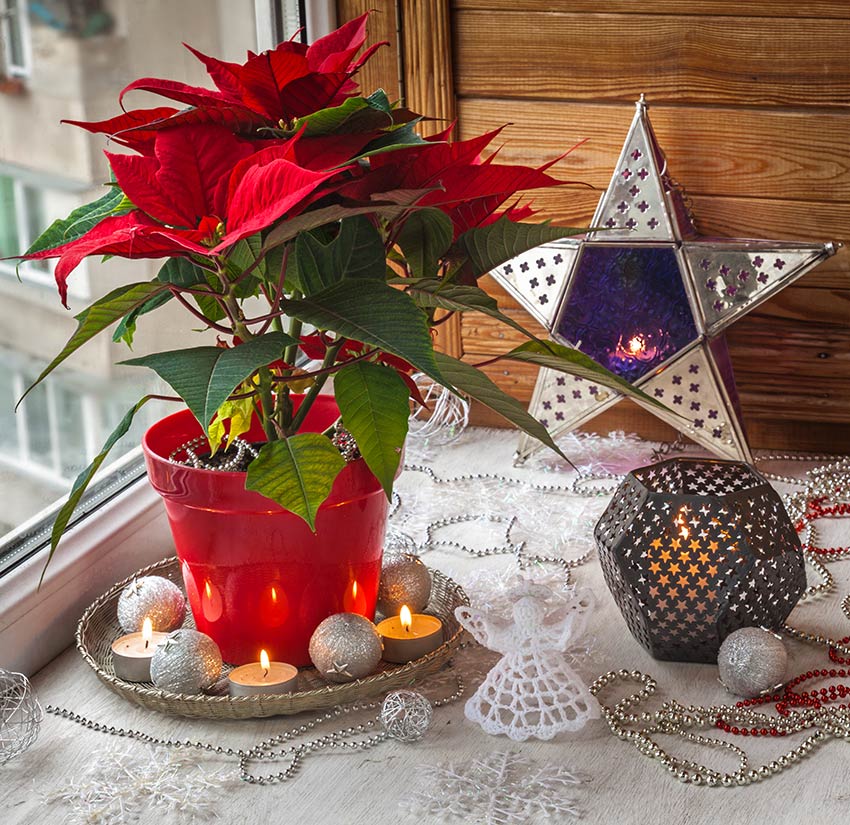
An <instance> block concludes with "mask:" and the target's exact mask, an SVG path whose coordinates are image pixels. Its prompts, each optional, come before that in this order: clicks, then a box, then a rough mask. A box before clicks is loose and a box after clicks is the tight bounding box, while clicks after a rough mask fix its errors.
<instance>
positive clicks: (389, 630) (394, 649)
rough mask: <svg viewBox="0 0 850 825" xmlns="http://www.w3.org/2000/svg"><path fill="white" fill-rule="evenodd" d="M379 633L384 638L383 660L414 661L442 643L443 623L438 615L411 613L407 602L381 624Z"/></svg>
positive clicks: (396, 661)
mask: <svg viewBox="0 0 850 825" xmlns="http://www.w3.org/2000/svg"><path fill="white" fill-rule="evenodd" d="M378 633H380V635H381V638H382V639H383V642H384V656H383V658H384V660H385V661H387V662H395V663H397V664H404V663H405V662H412V661H413V660H414V659H418V658H420V657H421V656H424V655H425V654H426V653H430V652H431V651H432V650H436V649H437V648H438V647H439V646H440V645H441V644H442V643H443V623H442V622H441V621H440V620H439V619H438V618H437V617H436V616H428V615H426V614H425V613H413V614H411V612H410V608H409V607H408V606H407V605H406V604H405V605H402V608H401V612H400V613H399V615H398V616H391V617H390V618H389V619H384V620H383V621H382V622H381V623H380V624H379V625H378Z"/></svg>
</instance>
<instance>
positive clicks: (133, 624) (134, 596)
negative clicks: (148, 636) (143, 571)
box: [118, 576, 186, 633]
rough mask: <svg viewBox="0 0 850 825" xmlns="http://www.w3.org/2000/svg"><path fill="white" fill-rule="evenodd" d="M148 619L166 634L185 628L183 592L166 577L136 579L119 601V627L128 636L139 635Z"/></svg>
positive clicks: (125, 589)
mask: <svg viewBox="0 0 850 825" xmlns="http://www.w3.org/2000/svg"><path fill="white" fill-rule="evenodd" d="M146 618H148V619H150V620H151V624H152V625H153V629H154V630H158V631H160V632H162V633H170V632H171V631H172V630H177V628H178V627H182V626H183V620H184V619H185V618H186V597H185V596H184V595H183V591H182V590H180V588H179V587H178V586H177V585H176V584H174V582H172V581H169V580H168V579H164V578H162V576H143V577H142V578H140V579H133V581H131V582H130V584H128V585H127V586H126V587H125V588H124V589H123V590H122V591H121V595H120V596H119V598H118V623H119V624H120V625H121V627H122V628H124V632H125V633H137V632H138V631H140V630H141V629H142V623H143V622H144V620H145V619H146Z"/></svg>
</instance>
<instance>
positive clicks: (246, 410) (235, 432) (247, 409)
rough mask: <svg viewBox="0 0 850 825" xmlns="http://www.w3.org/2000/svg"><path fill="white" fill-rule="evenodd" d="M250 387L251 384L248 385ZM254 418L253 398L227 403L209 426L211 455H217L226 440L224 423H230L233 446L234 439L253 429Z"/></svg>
mask: <svg viewBox="0 0 850 825" xmlns="http://www.w3.org/2000/svg"><path fill="white" fill-rule="evenodd" d="M245 386H246V387H249V386H250V384H246V385H245ZM253 417H254V402H253V400H252V399H251V398H238V399H236V401H225V402H224V403H223V404H222V405H221V406H220V407H219V408H218V410H217V411H216V414H215V418H214V419H213V422H212V424H210V426H209V433H208V436H207V439H208V441H209V443H210V455H215V454H216V452H217V451H218V448H219V447H220V446H221V442H222V441H223V440H224V436H225V432H224V422H225V421H230V428H229V429H228V431H227V437H228V441H229V442H230V443H231V444H232V443H233V439H234V438H238V437H239V436H240V435H242V434H243V433H247V432H248V430H250V429H251V420H252V419H253Z"/></svg>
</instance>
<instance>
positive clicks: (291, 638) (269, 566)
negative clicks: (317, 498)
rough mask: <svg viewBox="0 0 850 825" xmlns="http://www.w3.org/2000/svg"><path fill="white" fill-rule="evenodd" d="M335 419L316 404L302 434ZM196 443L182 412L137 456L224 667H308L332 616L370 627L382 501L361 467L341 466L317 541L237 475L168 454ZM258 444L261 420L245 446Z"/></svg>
mask: <svg viewBox="0 0 850 825" xmlns="http://www.w3.org/2000/svg"><path fill="white" fill-rule="evenodd" d="M338 415H339V413H338V410H337V407H336V403H335V401H334V400H333V398H332V397H331V396H320V397H319V398H318V399H317V400H316V403H315V404H314V406H313V407H312V408H311V410H310V413H309V415H308V416H307V417H306V421H305V424H304V426H303V427H302V431H305V432H321V431H323V430H325V429H326V428H327V427H328V426H330V425H331V424H332V423H333V422H334V421H335V420H336V418H337V416H338ZM201 434H202V431H201V427H200V425H199V424H198V422H197V420H196V419H195V417H194V416H193V415H192V413H191V412H189V411H188V410H184V411H182V412H178V413H175V414H174V415H170V416H168V417H167V418H164V419H162V420H161V421H159V422H157V423H156V424H154V425H153V426H152V427H151V428H150V429H149V430H148V431H147V433H145V436H144V438H143V440H142V447H143V449H144V453H145V460H146V463H147V468H148V477H149V479H150V482H151V484H152V485H153V488H154V489H155V490H156V491H157V492H158V493H159V494H160V495H161V496H162V497H163V499H164V501H165V509H166V512H167V514H168V520H169V522H170V524H171V532H172V535H173V536H174V543H175V545H176V548H177V556H178V558H179V559H180V561H181V564H182V569H183V578H184V581H185V583H186V592H187V593H188V596H189V604H190V606H191V608H192V613H193V615H194V617H195V623H196V624H197V626H198V629H199V630H201V631H203V632H204V633H207V634H208V635H210V636H211V637H212V638H213V639H215V641H216V642H217V643H218V645H219V647H220V648H221V654H222V656H223V657H224V660H225V661H227V662H230V663H232V664H237V665H239V664H245V663H247V662H256V661H257V660H258V659H259V655H260V650H261V649H265V650H266V652H267V653H268V654H269V657H270V658H271V659H272V660H275V661H282V662H290V663H291V664H294V665H307V664H310V657H309V654H308V652H307V646H308V644H309V641H310V636H311V635H312V633H313V631H314V630H315V628H316V626H317V625H318V624H319V622H321V621H322V620H323V619H325V618H326V617H327V616H330V615H331V614H333V613H340V612H343V611H348V612H353V613H361V614H362V615H364V616H366V617H367V618H369V619H372V618H374V614H375V601H376V598H377V594H378V581H379V578H380V574H381V556H382V552H383V541H384V531H385V528H386V520H387V509H388V502H387V497H386V495H385V494H384V491H383V490H382V489H381V485H380V484H379V483H378V481H377V479H376V478H375V477H374V476H373V475H372V473H371V472H370V471H369V469H368V467H367V466H366V463H365V462H364V461H363V460H362V459H360V460H358V461H353V462H350V463H349V464H347V465H346V466H345V468H344V469H343V470H342V472H341V473H340V474H339V476H338V477H337V479H336V481H335V482H334V485H333V488H332V490H331V494H330V497H329V498H328V499H327V501H325V503H324V504H322V506H321V507H320V508H319V511H318V514H317V516H316V532H315V533H313V532H311V530H310V528H309V527H308V526H307V524H306V523H305V522H304V521H303V520H302V519H301V518H299V517H298V516H296V515H294V514H293V513H290V512H289V511H287V510H284V509H283V508H282V507H280V506H279V505H277V504H275V503H274V502H272V501H270V500H269V499H266V498H264V497H263V496H261V495H260V494H259V493H255V492H253V491H248V490H246V489H245V474H244V473H233V472H218V471H212V470H196V469H194V468H192V467H186V466H183V465H181V464H174V463H172V462H171V461H169V460H168V456H169V455H170V454H171V453H172V452H173V451H174V450H176V449H177V448H178V447H180V446H181V445H183V444H185V443H186V442H187V441H189V440H191V439H193V438H196V437H198V436H199V435H201ZM244 437H245V439H246V440H248V441H253V442H258V441H263V440H265V437H264V435H263V432H262V428H261V427H260V425H259V422H255V426H254V427H253V428H252V429H251V431H250V432H248V433H247V434H246V435H245V436H244Z"/></svg>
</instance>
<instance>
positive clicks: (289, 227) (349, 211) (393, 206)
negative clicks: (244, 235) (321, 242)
mask: <svg viewBox="0 0 850 825" xmlns="http://www.w3.org/2000/svg"><path fill="white" fill-rule="evenodd" d="M431 191H433V190H432V189H407V190H398V191H397V192H396V193H395V196H394V197H393V193H387V192H382V193H380V198H381V199H380V200H376V201H375V203H374V204H371V205H369V206H337V205H334V206H325V207H324V208H322V209H314V210H313V211H312V212H304V213H303V214H301V215H296V216H295V217H294V218H290V219H289V220H284V221H281V223H279V224H278V225H277V226H276V227H275V228H274V229H272V230H271V232H269V233H268V234H267V235H266V240H265V243H264V244H263V253H264V254H267V253H268V251H269V250H270V249H274V247H276V246H280V245H281V244H283V243H286V242H287V241H291V240H292V239H293V238H294V237H296V236H297V235H299V234H300V233H301V232H307V231H309V230H310V229H316V228H317V227H319V226H324V225H325V224H330V223H336V222H337V221H341V220H342V219H343V218H350V217H353V216H355V215H383V216H385V217H388V218H393V217H396V216H398V215H401V214H403V213H404V212H406V211H407V210H408V209H409V208H410V207H411V206H412V205H413V204H415V203H416V201H418V200H420V199H421V198H423V197H425V195H427V194H428V193H429V192H431Z"/></svg>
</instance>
